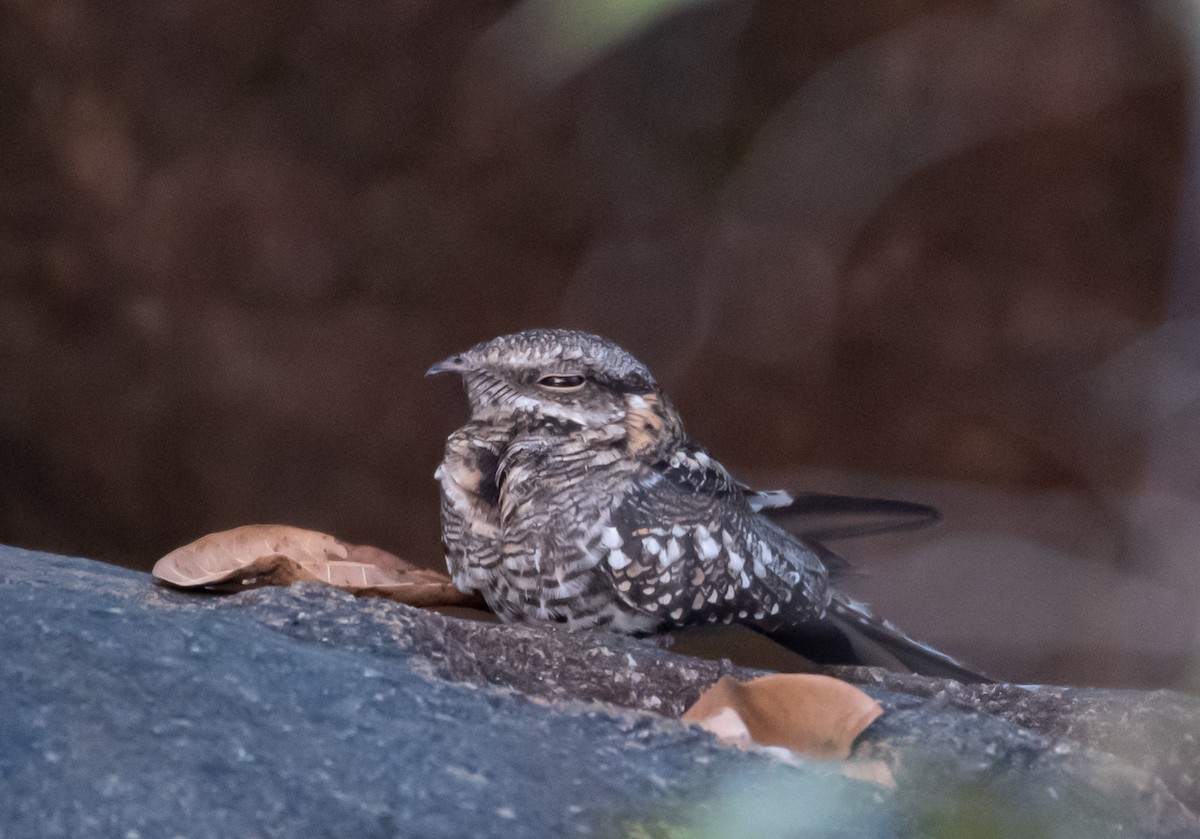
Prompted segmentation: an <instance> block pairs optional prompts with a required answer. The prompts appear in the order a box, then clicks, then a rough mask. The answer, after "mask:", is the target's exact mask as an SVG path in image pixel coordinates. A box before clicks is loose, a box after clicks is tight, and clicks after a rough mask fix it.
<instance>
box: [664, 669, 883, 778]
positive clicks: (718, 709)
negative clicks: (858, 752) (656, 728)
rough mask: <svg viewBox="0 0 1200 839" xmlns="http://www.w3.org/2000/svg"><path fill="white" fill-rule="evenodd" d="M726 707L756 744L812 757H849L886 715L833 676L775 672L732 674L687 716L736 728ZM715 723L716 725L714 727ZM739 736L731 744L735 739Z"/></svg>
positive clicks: (722, 727) (723, 727) (711, 724)
mask: <svg viewBox="0 0 1200 839" xmlns="http://www.w3.org/2000/svg"><path fill="white" fill-rule="evenodd" d="M728 709H732V710H733V711H734V712H735V713H736V714H737V716H738V717H739V718H740V721H741V723H742V724H743V725H744V726H745V730H746V731H747V732H749V736H750V737H751V738H752V739H753V741H754V742H755V743H759V744H761V745H764V746H783V747H784V748H787V749H791V750H792V751H795V752H800V753H801V754H805V755H808V756H810V757H818V758H831V759H842V760H844V759H846V758H848V757H849V756H850V749H851V747H852V746H853V745H854V740H855V739H856V738H857V737H858V735H859V734H861V733H862V732H863V730H864V729H866V727H867V726H868V725H870V724H871V723H872V722H874V721H875V720H876V719H878V717H879V715H880V714H882V713H883V709H882V708H881V707H880V706H879V703H878V702H876V701H875V700H874V699H872V698H871V697H869V696H867V694H865V693H863V692H862V691H861V690H859V689H858V688H856V687H854V686H853V685H851V684H847V683H846V682H843V681H839V680H838V679H833V678H830V677H829V676H818V675H814V674H807V673H805V674H783V673H778V674H773V675H770V676H762V677H760V678H757V679H751V680H750V681H748V682H740V681H738V680H737V679H731V678H729V677H728V676H726V677H724V678H722V679H721V680H720V681H719V682H717V683H716V684H715V685H713V686H712V687H711V688H709V689H708V690H707V691H705V692H704V694H703V695H702V696H701V697H700V699H699V700H697V702H696V704H695V705H693V706H692V707H691V708H689V709H688V710H687V711H686V712H685V713H684V715H683V718H684V719H685V720H687V721H689V722H696V723H700V724H702V725H705V724H707V725H708V726H709V727H710V728H714V730H715V731H716V733H717V735H718V736H721V731H722V730H725V731H730V732H735V733H736V732H738V730H739V729H738V726H737V725H736V724H735V723H733V721H732V720H731V719H730V717H729V715H728V713H723V712H726V711H727V710H728ZM714 726H715V727H714ZM738 739H739V736H734V737H733V738H732V742H734V743H737V741H738Z"/></svg>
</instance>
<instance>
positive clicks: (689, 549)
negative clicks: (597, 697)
mask: <svg viewBox="0 0 1200 839" xmlns="http://www.w3.org/2000/svg"><path fill="white" fill-rule="evenodd" d="M447 372H453V373H459V374H461V375H462V378H463V381H464V383H465V385H466V391H467V398H468V400H469V401H470V406H471V417H470V420H469V421H468V422H467V424H466V425H464V426H463V427H462V428H460V429H458V430H457V431H455V432H454V433H453V434H451V435H450V437H449V439H448V440H447V441H446V450H445V457H444V459H443V461H442V463H441V465H440V466H439V467H438V470H437V472H436V473H435V477H436V478H437V479H438V480H439V481H440V482H441V487H442V504H441V506H442V537H443V543H444V546H445V550H446V561H447V564H448V566H449V570H450V574H451V576H452V577H453V579H454V583H455V585H456V586H457V587H458V588H460V589H461V590H463V591H464V592H471V591H479V592H481V593H482V594H483V596H484V598H485V599H486V601H487V603H488V605H489V606H490V607H491V608H492V610H493V611H494V612H495V613H496V614H497V615H499V616H500V617H501V618H502V619H503V620H505V621H544V622H555V623H561V624H565V625H566V626H567V627H568V628H569V629H576V628H583V627H606V628H609V629H612V630H617V631H620V632H628V633H651V632H658V631H661V630H665V629H670V628H673V627H682V626H687V625H690V624H703V623H730V622H739V623H745V624H748V625H750V626H752V627H754V628H755V629H758V630H760V631H762V632H764V633H766V634H768V635H770V636H771V637H773V638H776V639H777V640H780V641H781V642H783V643H784V644H785V645H787V646H789V647H791V648H792V649H795V650H797V651H798V652H801V653H803V654H805V655H807V656H809V657H810V658H813V659H814V660H817V661H828V662H845V663H860V662H870V663H880V662H882V663H887V664H889V665H891V666H894V667H901V668H908V669H912V670H915V671H917V672H923V673H926V674H929V675H938V676H949V677H952V678H958V679H972V680H978V679H980V678H981V677H979V676H978V675H977V674H975V673H973V672H971V671H970V670H967V669H966V668H965V667H963V666H962V665H961V664H959V663H958V662H957V661H955V660H954V659H952V658H950V657H949V656H946V655H945V654H943V653H940V652H938V651H937V650H934V649H932V648H931V647H928V646H926V645H924V644H921V643H919V642H917V641H914V640H913V639H911V638H909V637H908V636H907V635H905V634H904V633H902V632H901V631H900V630H898V629H897V628H896V627H894V626H892V625H891V624H889V623H887V622H885V621H882V620H880V619H878V618H876V617H875V616H873V615H872V614H871V613H870V612H868V611H867V610H866V608H865V607H864V606H863V605H862V604H859V603H856V602H854V601H852V600H850V599H849V598H848V597H846V596H844V595H842V594H840V593H839V592H837V591H836V590H835V589H833V588H831V587H830V585H829V577H830V567H832V566H835V565H836V564H837V563H838V562H839V560H838V558H837V557H836V556H835V555H834V554H832V552H830V551H828V550H827V549H826V548H824V546H822V545H821V544H819V543H818V542H815V541H813V540H812V539H805V538H800V537H797V536H795V535H793V534H791V533H789V532H787V531H785V530H783V529H782V528H781V527H779V526H777V525H776V524H775V523H773V522H772V521H770V520H768V518H766V517H765V515H764V513H770V512H773V511H775V512H778V511H783V512H786V511H789V510H795V509H796V508H797V507H798V506H799V507H803V506H804V504H805V502H807V503H808V504H809V505H810V506H813V500H814V499H821V498H823V497H822V496H801V497H800V498H799V499H797V498H794V497H793V496H792V495H790V494H789V493H786V492H782V491H774V492H758V491H755V490H753V489H750V488H749V487H746V486H744V485H743V484H740V483H739V482H738V481H736V480H735V479H734V478H733V477H732V476H731V475H730V474H729V472H728V471H726V469H725V468H724V467H723V466H722V465H721V464H720V463H718V462H717V461H716V460H715V459H713V458H712V456H711V455H709V453H708V452H707V451H706V450H705V449H704V448H703V447H702V446H700V445H698V444H696V443H695V442H693V441H692V440H690V439H689V438H688V436H687V434H686V433H685V432H684V430H683V424H682V422H681V421H680V419H679V415H678V414H677V413H676V411H675V409H674V407H672V405H671V403H670V401H669V400H668V399H667V397H666V395H665V394H664V393H663V392H662V391H661V390H660V389H659V387H658V385H657V384H656V383H655V381H654V378H653V377H652V376H651V375H650V372H649V371H648V370H647V369H646V368H645V367H644V366H643V365H642V364H641V363H640V362H639V361H638V360H637V359H635V358H634V357H633V356H632V355H630V354H629V353H628V352H626V351H625V350H623V349H621V348H620V347H618V346H617V345H615V344H613V343H612V342H610V341H608V340H606V339H604V338H601V337H598V336H595V335H589V334H585V333H581V332H574V331H568V330H556V329H538V330H530V331H527V332H520V333H517V334H514V335H505V336H502V337H499V338H495V339H493V340H491V341H486V342H484V343H481V344H479V345H477V346H475V347H472V348H471V349H469V350H467V351H466V352H464V353H461V354H459V355H455V356H452V357H451V358H448V359H446V360H445V361H442V362H440V363H438V364H435V365H434V366H433V367H432V368H430V370H429V373H428V374H427V375H433V374H437V373H447ZM834 498H837V497H834ZM843 500H844V501H848V500H849V499H843ZM866 503H867V504H868V505H870V504H877V505H886V504H890V503H891V502H882V501H880V502H870V501H867V502H866ZM897 503H898V504H900V505H901V507H902V508H904V507H907V508H908V510H909V512H913V511H921V510H924V511H928V509H929V508H924V507H920V506H919V505H903V503H902V502H897ZM815 506H817V507H820V506H821V503H820V502H818V503H816V505H815ZM834 506H835V507H836V506H837V505H836V504H835V505H834Z"/></svg>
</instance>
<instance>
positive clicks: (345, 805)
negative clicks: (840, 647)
mask: <svg viewBox="0 0 1200 839" xmlns="http://www.w3.org/2000/svg"><path fill="white" fill-rule="evenodd" d="M0 638H2V639H3V642H4V647H5V653H4V655H3V656H2V657H0V696H2V697H3V706H4V709H5V713H4V715H3V716H2V717H0V788H2V789H3V790H4V806H3V808H0V837H20V836H41V837H54V836H83V835H88V836H118V837H130V838H131V839H132V837H160V836H161V837H170V836H182V837H209V836H212V837H217V836H220V837H227V836H242V835H246V836H356V837H360V836H361V837H376V836H379V837H382V836H419V837H425V836H429V837H439V836H446V837H461V836H484V837H486V836H504V837H520V836H554V837H558V836H575V835H578V836H591V835H600V836H634V837H649V836H663V837H708V836H713V837H715V836H727V835H746V836H775V835H781V836H813V835H818V836H819V835H833V834H849V835H854V836H880V837H883V836H915V835H929V836H946V837H951V836H954V837H958V836H972V835H988V836H1008V835H1012V836H1016V835H1023V836H1028V835H1054V836H1080V837H1084V836H1086V837H1105V836H1148V837H1167V836H1178V837H1184V836H1195V835H1197V834H1198V833H1200V819H1197V816H1196V812H1197V811H1198V810H1200V787H1198V785H1197V776H1198V774H1200V772H1198V771H1197V770H1198V769H1200V745H1198V743H1197V737H1196V732H1197V730H1200V701H1198V700H1197V699H1196V698H1194V697H1190V696H1185V695H1182V694H1175V693H1166V692H1160V693H1138V692H1127V691H1101V690H1087V689H1068V688H1026V687H1019V686H1013V685H990V686H962V685H958V684H956V683H952V682H941V681H936V680H929V679H921V678H918V677H912V676H898V675H893V674H883V673H879V672H877V671H872V670H867V669H846V668H843V669H841V670H839V671H837V675H840V676H841V677H843V678H846V679H848V680H850V681H854V682H857V683H859V684H861V685H863V686H864V688H865V689H866V690H867V691H868V692H870V693H871V694H872V695H873V696H875V697H876V698H877V699H878V700H879V701H880V702H881V703H882V704H883V705H884V707H885V708H886V711H887V712H886V713H885V715H884V716H883V717H882V718H881V719H880V720H879V721H877V722H876V723H875V724H874V725H873V726H872V727H871V728H869V729H868V730H867V732H865V733H864V735H863V736H862V738H861V739H860V742H859V744H858V746H857V748H856V760H857V759H860V758H869V759H879V760H883V761H885V762H886V763H887V764H888V766H889V768H890V770H891V772H892V774H893V776H894V777H895V780H896V782H897V787H896V789H895V790H894V791H890V790H888V789H886V788H883V787H881V786H877V785H875V784H872V783H868V782H864V781H858V780H853V779H850V778H847V777H845V776H843V774H842V773H841V772H840V768H841V767H840V766H839V765H830V764H817V763H812V762H806V761H801V762H800V764H799V765H797V766H792V765H788V764H785V763H781V762H779V761H777V760H775V759H773V758H771V757H769V756H766V755H763V754H757V753H747V752H742V751H738V750H736V749H732V748H727V747H722V746H720V745H718V744H717V743H716V742H715V741H714V740H713V739H712V738H711V737H710V736H709V735H707V734H706V733H705V732H703V731H702V730H700V729H698V728H696V727H693V726H688V725H685V724H683V723H681V722H679V721H677V720H674V719H672V717H673V716H674V715H677V714H678V713H679V712H680V711H681V710H682V709H683V708H685V707H686V706H687V705H688V704H690V703H691V702H692V701H694V699H695V698H696V696H697V695H698V694H699V693H700V691H701V690H702V689H703V688H704V687H706V686H707V685H709V684H710V683H712V682H713V681H715V680H716V679H717V678H718V677H719V676H720V675H721V674H725V673H732V674H735V675H741V676H746V675H750V673H751V671H746V670H743V669H742V668H738V667H735V666H733V665H731V664H729V663H728V662H720V663H718V662H712V661H705V660H701V659H693V658H688V657H684V656H680V655H677V654H674V653H671V652H669V651H667V650H665V649H663V648H662V647H661V646H660V645H658V644H655V643H653V642H650V641H645V640H636V639H628V638H621V637H616V636H609V635H568V634H566V633H562V632H557V631H547V630H540V629H536V628H531V627H519V626H498V625H493V624H485V623H477V622H470V621H465V620H461V619H456V618H450V617H446V616H442V615H438V614H434V613H430V612H423V611H420V610H416V609H411V608H409V607H406V606H402V605H399V604H396V603H391V602H387V601H381V600H370V599H357V598H354V597H352V596H350V595H348V594H345V593H343V592H340V591H336V590H333V589H330V588H327V587H322V586H318V585H316V584H303V585H298V586H293V587H291V588H286V589H282V588H263V589H253V590H248V591H245V592H243V593H240V594H236V595H232V596H226V597H216V596H205V595H196V594H184V593H180V592H175V591H171V590H167V589H164V588H161V587H158V586H156V585H155V584H154V583H153V582H152V580H151V578H150V577H149V576H148V575H145V574H141V573H136V572H131V571H126V570H122V569H118V568H115V567H111V566H107V565H103V564H100V563H97V562H92V561H88V560H82V559H72V558H67V557H61V556H54V555H49V554H40V553H33V552H29V551H22V550H18V549H13V548H0Z"/></svg>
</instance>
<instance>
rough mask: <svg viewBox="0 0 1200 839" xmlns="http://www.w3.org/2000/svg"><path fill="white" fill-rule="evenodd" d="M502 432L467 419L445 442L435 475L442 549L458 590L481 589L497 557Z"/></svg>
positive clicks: (484, 588)
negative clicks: (439, 498)
mask: <svg viewBox="0 0 1200 839" xmlns="http://www.w3.org/2000/svg"><path fill="white" fill-rule="evenodd" d="M504 440H505V435H504V433H503V432H502V431H500V430H498V429H495V428H492V427H489V426H484V425H479V424H474V423H468V424H467V425H465V426H463V427H462V428H460V429H459V430H458V431H455V432H454V433H453V434H451V435H450V437H449V438H447V440H446V450H445V455H444V457H443V459H442V463H441V465H440V466H438V468H437V471H436V472H435V473H434V477H436V478H437V479H438V481H440V483H441V485H442V498H441V513H442V547H443V549H444V550H445V553H446V567H447V569H448V570H449V572H450V576H451V578H452V579H453V580H454V585H455V586H456V587H457V588H458V589H460V590H461V591H466V592H469V591H473V590H479V591H484V590H486V588H487V583H488V582H489V580H490V577H491V575H492V574H493V573H494V568H495V566H496V564H497V562H498V561H499V553H498V550H499V538H500V513H499V509H498V504H499V487H498V486H497V475H496V469H497V465H498V463H499V461H500V452H501V451H502V446H503V445H504Z"/></svg>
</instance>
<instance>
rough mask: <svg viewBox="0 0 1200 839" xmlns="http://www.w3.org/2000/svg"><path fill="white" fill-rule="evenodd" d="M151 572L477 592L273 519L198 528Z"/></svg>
mask: <svg viewBox="0 0 1200 839" xmlns="http://www.w3.org/2000/svg"><path fill="white" fill-rule="evenodd" d="M153 574H154V576H155V577H157V578H158V579H160V580H162V581H163V582H165V583H169V584H170V585H173V586H178V587H180V588H205V589H213V590H222V589H225V590H228V589H240V588H244V587H246V586H249V585H256V586H262V585H287V584H289V583H294V582H298V581H300V580H316V581H319V582H323V583H329V584H330V585H333V586H337V587H338V588H343V589H346V590H348V591H352V592H354V593H355V594H372V595H379V596H381V597H388V598H391V599H393V600H399V601H401V602H402V603H407V604H409V605H410V606H474V605H477V598H476V597H473V596H471V595H466V594H463V593H462V592H460V591H459V590H458V589H456V588H455V587H454V584H453V583H452V582H451V581H450V578H449V577H447V576H446V575H444V574H439V573H438V572H436V571H430V570H428V569H425V568H417V567H416V566H414V565H412V564H411V563H408V562H405V561H404V560H403V559H401V558H400V557H398V556H395V555H393V554H390V553H388V552H387V551H384V550H380V549H379V548H375V547H371V546H369V545H351V544H348V543H346V542H343V541H341V540H340V539H335V538H334V537H332V536H330V535H328V534H325V533H318V532H316V531H313V530H302V529H300V528H298V527H288V526H286V525H277V524H251V525H246V526H244V527H237V528H234V529H233V530H225V531H222V532H220V533H210V534H208V535H207V536H202V537H201V538H199V539H197V540H196V541H195V542H192V543H191V544H188V545H184V546H183V547H182V548H176V549H175V550H173V551H171V552H170V553H169V554H167V555H166V556H164V557H163V558H162V559H160V560H159V561H158V562H156V563H155V564H154V571H153Z"/></svg>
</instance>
